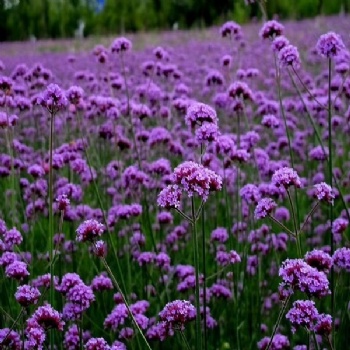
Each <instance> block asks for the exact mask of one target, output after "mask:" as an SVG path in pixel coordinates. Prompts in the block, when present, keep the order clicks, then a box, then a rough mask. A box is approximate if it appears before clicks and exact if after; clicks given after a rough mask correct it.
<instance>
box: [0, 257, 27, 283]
mask: <svg viewBox="0 0 350 350" xmlns="http://www.w3.org/2000/svg"><path fill="white" fill-rule="evenodd" d="M5 274H6V276H7V277H10V278H14V279H16V280H22V279H24V278H25V277H27V276H29V272H28V270H27V264H26V263H24V262H22V261H14V262H13V263H11V264H10V265H8V266H6V269H5Z"/></svg>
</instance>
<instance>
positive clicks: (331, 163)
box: [328, 58, 334, 341]
mask: <svg viewBox="0 0 350 350" xmlns="http://www.w3.org/2000/svg"><path fill="white" fill-rule="evenodd" d="M331 81H332V60H331V58H328V152H329V156H328V157H329V163H328V172H329V174H328V176H329V180H328V181H329V185H330V186H331V187H333V151H332V148H333V147H332V100H331ZM329 221H330V224H331V228H332V226H333V205H330V206H329ZM330 236H331V244H330V245H331V256H333V253H334V240H333V230H332V229H331V230H330ZM330 287H331V315H332V317H333V319H334V269H333V266H332V267H331V276H330ZM333 324H334V323H333ZM333 330H334V329H333ZM333 334H334V333H333ZM333 341H334V339H333Z"/></svg>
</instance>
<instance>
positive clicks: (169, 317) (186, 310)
mask: <svg viewBox="0 0 350 350" xmlns="http://www.w3.org/2000/svg"><path fill="white" fill-rule="evenodd" d="M159 317H160V319H161V320H162V321H164V322H165V324H166V327H167V328H169V329H174V330H176V329H178V330H184V327H185V324H186V323H188V322H190V321H192V320H194V319H195V318H196V308H195V307H194V306H193V305H192V304H191V303H190V302H189V301H187V300H175V301H172V302H170V303H168V304H166V305H165V306H164V308H163V310H162V311H161V312H160V313H159Z"/></svg>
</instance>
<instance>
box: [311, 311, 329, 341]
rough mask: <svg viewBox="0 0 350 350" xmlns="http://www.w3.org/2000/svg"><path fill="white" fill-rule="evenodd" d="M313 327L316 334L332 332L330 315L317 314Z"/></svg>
mask: <svg viewBox="0 0 350 350" xmlns="http://www.w3.org/2000/svg"><path fill="white" fill-rule="evenodd" d="M313 329H314V331H315V332H316V333H317V334H320V335H326V336H328V335H330V334H331V332H332V316H331V315H328V314H319V315H318V316H317V319H316V324H315V325H314V327H313Z"/></svg>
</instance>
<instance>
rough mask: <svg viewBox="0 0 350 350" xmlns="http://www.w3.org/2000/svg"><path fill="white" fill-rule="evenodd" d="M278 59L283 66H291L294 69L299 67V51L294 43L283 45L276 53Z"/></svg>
mask: <svg viewBox="0 0 350 350" xmlns="http://www.w3.org/2000/svg"><path fill="white" fill-rule="evenodd" d="M278 59H279V61H280V62H281V65H282V66H284V67H288V66H292V67H293V68H296V69H298V68H299V67H300V63H301V62H300V57H299V51H298V49H297V48H296V46H294V45H286V46H284V47H283V48H282V49H281V50H280V51H279V53H278Z"/></svg>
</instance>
